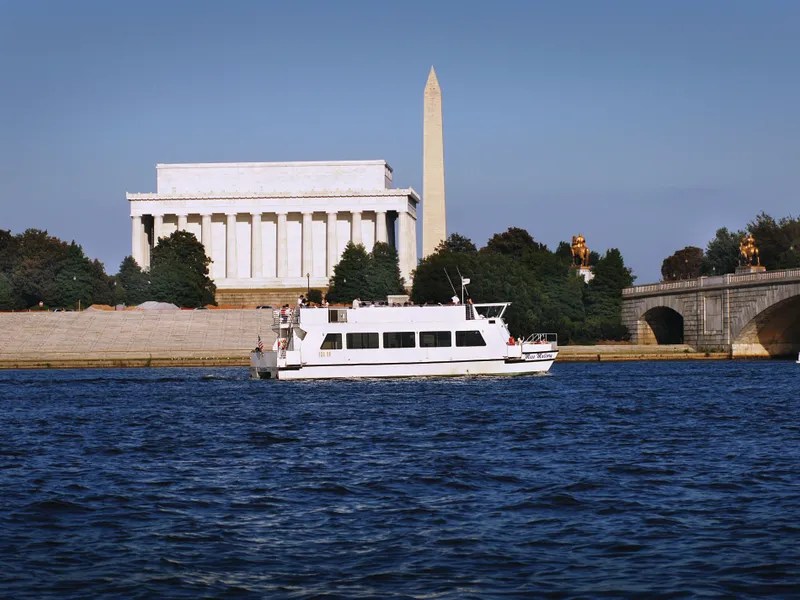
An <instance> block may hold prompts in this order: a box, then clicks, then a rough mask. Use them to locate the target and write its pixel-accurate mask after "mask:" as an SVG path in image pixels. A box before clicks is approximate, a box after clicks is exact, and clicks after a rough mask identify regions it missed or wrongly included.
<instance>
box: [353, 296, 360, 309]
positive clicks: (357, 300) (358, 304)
mask: <svg viewBox="0 0 800 600" xmlns="http://www.w3.org/2000/svg"><path fill="white" fill-rule="evenodd" d="M359 306H361V298H356V299H355V300H353V308H358V307H359Z"/></svg>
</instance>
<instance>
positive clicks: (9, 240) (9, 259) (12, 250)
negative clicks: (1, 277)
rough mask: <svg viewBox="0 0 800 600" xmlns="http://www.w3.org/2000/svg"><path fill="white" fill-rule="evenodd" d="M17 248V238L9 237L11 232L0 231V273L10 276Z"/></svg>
mask: <svg viewBox="0 0 800 600" xmlns="http://www.w3.org/2000/svg"><path fill="white" fill-rule="evenodd" d="M18 246H19V243H18V241H17V238H16V237H15V236H13V235H11V231H8V230H3V229H0V273H5V274H6V275H10V274H11V271H12V270H13V268H14V265H15V264H16V263H17V257H18V256H19V250H18ZM9 285H10V284H9Z"/></svg>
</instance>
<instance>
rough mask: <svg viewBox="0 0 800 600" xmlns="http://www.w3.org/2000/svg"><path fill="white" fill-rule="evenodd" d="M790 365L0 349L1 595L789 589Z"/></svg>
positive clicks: (799, 494)
mask: <svg viewBox="0 0 800 600" xmlns="http://www.w3.org/2000/svg"><path fill="white" fill-rule="evenodd" d="M797 375H798V370H797V368H796V365H794V363H782V362H756V363H752V362H722V363H697V364H691V363H684V362H681V363H652V364H647V363H630V364H609V363H590V364H583V365H581V364H558V363H557V364H556V365H555V368H554V369H553V372H552V375H551V376H549V377H540V378H510V379H502V378H501V379H492V378H466V379H447V380H439V379H424V380H417V381H409V380H396V381H339V382H297V383H282V382H265V381H255V382H254V381H250V380H249V379H247V371H246V370H245V369H195V370H191V369H189V370H179V369H174V370H166V369H154V370H120V371H102V370H95V371H28V372H12V371H7V372H0V423H1V424H2V429H0V431H2V433H3V435H2V436H0V490H2V491H0V596H2V597H9V598H84V597H92V598H126V599H127V598H153V597H170V598H198V597H201V598H212V597H213V598H227V597H231V598H262V597H270V598H304V599H306V598H374V597H380V598H422V597H426V598H437V599H438V598H453V599H455V598H459V599H460V598H493V597H497V598H530V597H543V598H595V597H596V598H620V597H623V598H640V597H647V598H696V597H702V598H724V597H731V598H733V597H736V598H742V597H744V598H747V597H765V596H772V597H777V598H790V597H800V594H799V593H798V592H797V582H798V581H800V567H799V566H798V565H800V527H798V525H797V524H798V522H800V486H798V481H800V473H798V470H799V469H798V465H800V425H798V423H800V408H799V406H800V405H799V403H798V400H797V391H796V390H797V385H796V381H797Z"/></svg>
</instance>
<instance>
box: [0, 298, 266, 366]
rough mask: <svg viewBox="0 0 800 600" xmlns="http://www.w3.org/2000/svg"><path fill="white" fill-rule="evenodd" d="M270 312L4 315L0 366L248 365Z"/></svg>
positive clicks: (0, 324) (0, 323) (0, 317)
mask: <svg viewBox="0 0 800 600" xmlns="http://www.w3.org/2000/svg"><path fill="white" fill-rule="evenodd" d="M271 326H272V311H270V310H189V311H183V310H182V311H177V310H175V311H84V312H63V313H36V312H31V313H0V368H12V369H14V368H47V367H52V368H56V367H60V368H73V367H74V368H80V367H128V366H153V367H155V366H214V365H216V366H227V365H246V364H248V358H249V352H250V350H252V349H253V348H254V347H255V345H256V343H257V341H258V336H259V335H261V339H262V341H263V343H264V345H265V346H266V347H271V346H272V343H273V341H274V340H275V334H274V333H273V332H272V330H271Z"/></svg>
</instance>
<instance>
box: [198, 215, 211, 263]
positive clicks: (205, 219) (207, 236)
mask: <svg viewBox="0 0 800 600" xmlns="http://www.w3.org/2000/svg"><path fill="white" fill-rule="evenodd" d="M200 216H201V219H202V221H201V224H200V243H201V244H203V247H204V248H205V249H206V256H207V257H208V258H211V215H210V214H204V215H200Z"/></svg>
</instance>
